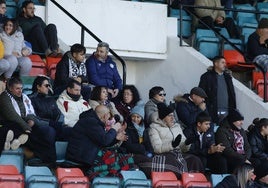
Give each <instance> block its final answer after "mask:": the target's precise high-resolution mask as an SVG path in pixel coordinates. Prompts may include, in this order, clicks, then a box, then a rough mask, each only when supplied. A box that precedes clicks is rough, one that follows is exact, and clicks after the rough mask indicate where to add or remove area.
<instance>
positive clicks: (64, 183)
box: [56, 168, 90, 188]
mask: <svg viewBox="0 0 268 188" xmlns="http://www.w3.org/2000/svg"><path fill="white" fill-rule="evenodd" d="M56 176H57V178H58V181H59V184H60V187H62V188H72V187H74V185H75V187H76V188H88V187H89V185H90V183H89V180H88V178H87V177H86V176H85V175H84V173H83V172H82V171H81V169H79V168H57V170H56Z"/></svg>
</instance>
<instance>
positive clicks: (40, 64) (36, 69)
mask: <svg viewBox="0 0 268 188" xmlns="http://www.w3.org/2000/svg"><path fill="white" fill-rule="evenodd" d="M29 58H30V59H31V61H32V69H31V71H30V73H29V75H30V76H37V75H47V68H46V64H45V62H44V61H43V60H42V59H41V57H40V56H39V55H30V56H29Z"/></svg>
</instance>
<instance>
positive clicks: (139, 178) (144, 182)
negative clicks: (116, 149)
mask: <svg viewBox="0 0 268 188" xmlns="http://www.w3.org/2000/svg"><path fill="white" fill-rule="evenodd" d="M121 175H122V177H123V182H122V186H123V187H124V188H126V187H137V188H138V187H144V188H145V187H148V188H149V187H152V184H151V180H148V179H147V178H146V176H145V174H144V173H143V172H142V171H140V170H129V171H124V170H122V171H121Z"/></svg>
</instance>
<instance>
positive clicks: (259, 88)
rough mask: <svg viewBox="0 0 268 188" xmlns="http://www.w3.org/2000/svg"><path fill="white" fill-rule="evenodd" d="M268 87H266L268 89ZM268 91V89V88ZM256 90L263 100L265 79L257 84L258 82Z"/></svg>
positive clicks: (267, 95)
mask: <svg viewBox="0 0 268 188" xmlns="http://www.w3.org/2000/svg"><path fill="white" fill-rule="evenodd" d="M267 86H268V85H266V87H267ZM267 89H268V87H267ZM256 90H257V93H258V95H259V96H260V97H261V98H263V97H264V80H263V79H259V80H258V81H257V82H256ZM267 91H268V90H267ZM266 98H267V99H268V93H267V94H266Z"/></svg>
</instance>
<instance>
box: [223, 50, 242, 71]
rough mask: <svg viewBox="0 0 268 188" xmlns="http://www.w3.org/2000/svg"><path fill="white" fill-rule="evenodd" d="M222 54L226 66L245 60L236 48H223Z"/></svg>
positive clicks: (230, 66) (232, 65)
mask: <svg viewBox="0 0 268 188" xmlns="http://www.w3.org/2000/svg"><path fill="white" fill-rule="evenodd" d="M223 56H224V58H225V61H226V66H227V67H228V68H233V67H235V66H238V63H239V62H243V63H244V62H245V59H244V57H243V55H242V54H240V53H239V52H238V51H236V50H224V51H223Z"/></svg>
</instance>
